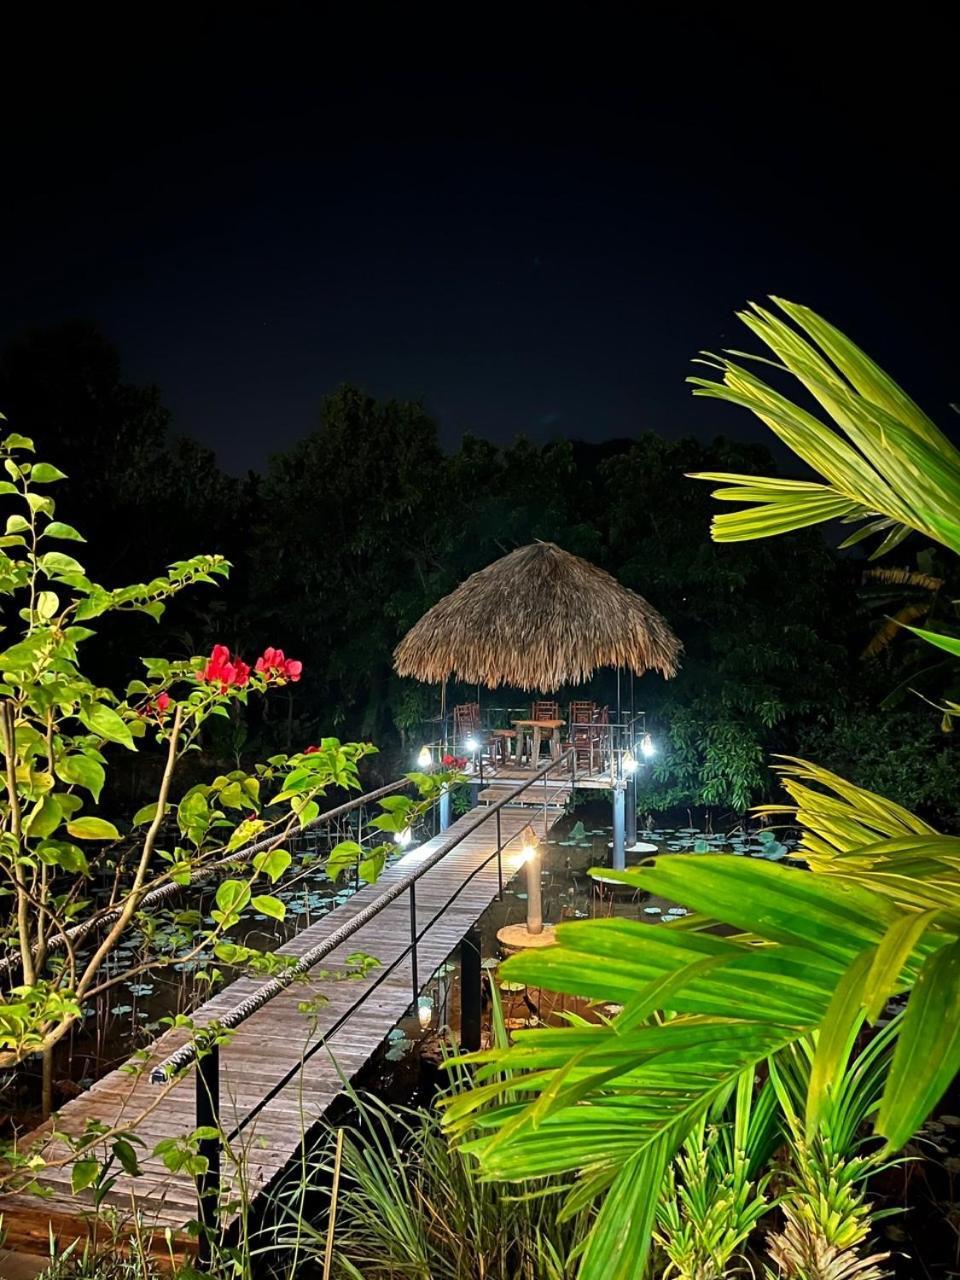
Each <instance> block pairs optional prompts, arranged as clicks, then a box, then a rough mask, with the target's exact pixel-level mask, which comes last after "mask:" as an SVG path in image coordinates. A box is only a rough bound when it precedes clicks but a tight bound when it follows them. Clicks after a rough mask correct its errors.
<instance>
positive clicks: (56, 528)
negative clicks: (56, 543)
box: [43, 520, 86, 542]
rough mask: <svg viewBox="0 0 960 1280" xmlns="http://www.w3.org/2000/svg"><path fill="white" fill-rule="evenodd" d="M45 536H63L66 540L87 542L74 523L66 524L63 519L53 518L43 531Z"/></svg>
mask: <svg viewBox="0 0 960 1280" xmlns="http://www.w3.org/2000/svg"><path fill="white" fill-rule="evenodd" d="M43 536H44V537H45V538H62V539H63V540H64V542H86V538H85V537H84V536H83V534H82V533H78V532H77V530H76V529H75V528H74V527H73V525H72V524H64V523H63V521H62V520H51V521H50V523H49V524H48V525H47V527H46V528H45V529H44V531H43Z"/></svg>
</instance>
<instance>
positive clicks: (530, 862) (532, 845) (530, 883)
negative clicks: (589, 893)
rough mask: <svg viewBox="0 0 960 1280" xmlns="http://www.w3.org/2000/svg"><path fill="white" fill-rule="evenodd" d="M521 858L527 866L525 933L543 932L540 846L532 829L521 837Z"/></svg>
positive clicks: (535, 933) (528, 829)
mask: <svg viewBox="0 0 960 1280" xmlns="http://www.w3.org/2000/svg"><path fill="white" fill-rule="evenodd" d="M523 860H524V863H525V864H526V868H527V933H529V934H533V935H534V936H535V935H537V934H540V933H543V897H542V893H541V886H540V846H539V845H538V844H537V837H536V836H535V835H534V834H533V830H532V829H531V828H530V827H527V830H526V831H525V832H524V837H523Z"/></svg>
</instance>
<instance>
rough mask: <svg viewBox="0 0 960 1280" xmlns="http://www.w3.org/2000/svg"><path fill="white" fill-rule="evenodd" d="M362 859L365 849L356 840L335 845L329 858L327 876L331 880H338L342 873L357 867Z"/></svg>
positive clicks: (343, 841)
mask: <svg viewBox="0 0 960 1280" xmlns="http://www.w3.org/2000/svg"><path fill="white" fill-rule="evenodd" d="M362 857H363V849H362V848H361V847H360V845H359V844H357V842H356V840H341V841H340V843H339V844H337V845H334V847H333V848H332V849H331V850H330V853H329V855H328V857H327V865H326V872H327V875H328V876H329V877H330V879H331V880H336V879H337V878H338V876H339V875H340V874H341V872H343V871H347V870H350V869H351V868H353V867H355V866H356V865H357V863H358V862H359V861H360V859H361V858H362Z"/></svg>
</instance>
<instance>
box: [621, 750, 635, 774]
mask: <svg viewBox="0 0 960 1280" xmlns="http://www.w3.org/2000/svg"><path fill="white" fill-rule="evenodd" d="M636 771H637V757H636V756H635V755H634V754H633V752H632V751H631V750H630V749H629V748H628V749H627V750H626V751H625V752H624V753H623V772H624V773H636Z"/></svg>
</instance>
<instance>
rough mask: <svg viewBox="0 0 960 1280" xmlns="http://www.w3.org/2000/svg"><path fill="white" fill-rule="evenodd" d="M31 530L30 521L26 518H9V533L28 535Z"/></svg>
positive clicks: (18, 516)
mask: <svg viewBox="0 0 960 1280" xmlns="http://www.w3.org/2000/svg"><path fill="white" fill-rule="evenodd" d="M29 528H30V521H29V520H28V519H27V517H26V516H21V515H12V516H7V527H6V532H7V533H26V532H27V530H28V529H29Z"/></svg>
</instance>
